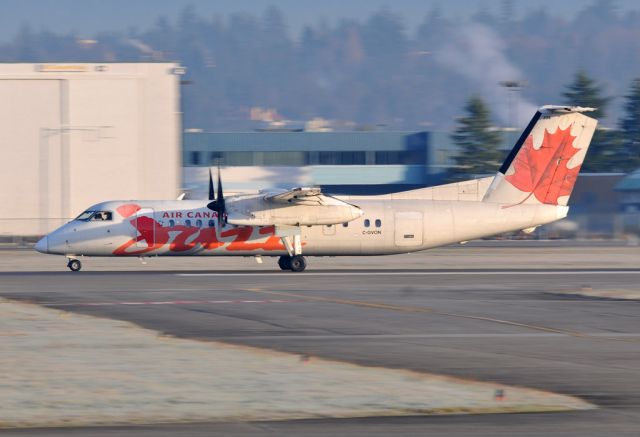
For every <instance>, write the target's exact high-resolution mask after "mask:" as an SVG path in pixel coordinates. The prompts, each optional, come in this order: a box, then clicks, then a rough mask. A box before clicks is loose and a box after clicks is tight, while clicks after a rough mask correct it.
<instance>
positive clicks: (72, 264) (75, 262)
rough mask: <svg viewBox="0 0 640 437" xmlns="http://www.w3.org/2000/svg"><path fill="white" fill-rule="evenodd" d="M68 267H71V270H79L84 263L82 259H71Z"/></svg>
mask: <svg viewBox="0 0 640 437" xmlns="http://www.w3.org/2000/svg"><path fill="white" fill-rule="evenodd" d="M67 267H69V270H71V271H72V272H79V271H80V269H81V268H82V263H81V262H80V260H77V259H70V260H69V262H68V263H67Z"/></svg>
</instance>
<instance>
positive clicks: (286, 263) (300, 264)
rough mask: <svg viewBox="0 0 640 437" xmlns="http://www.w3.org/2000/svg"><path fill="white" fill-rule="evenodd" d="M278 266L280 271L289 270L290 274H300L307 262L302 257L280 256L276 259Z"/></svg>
mask: <svg viewBox="0 0 640 437" xmlns="http://www.w3.org/2000/svg"><path fill="white" fill-rule="evenodd" d="M278 266H280V269H281V270H291V271H292V272H302V271H304V269H306V268H307V261H306V260H305V259H304V257H303V256H302V255H294V256H281V257H280V258H279V259H278Z"/></svg>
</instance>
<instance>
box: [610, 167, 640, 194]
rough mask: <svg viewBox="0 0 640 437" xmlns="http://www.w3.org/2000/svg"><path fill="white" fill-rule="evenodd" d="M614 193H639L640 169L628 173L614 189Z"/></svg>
mask: <svg viewBox="0 0 640 437" xmlns="http://www.w3.org/2000/svg"><path fill="white" fill-rule="evenodd" d="M615 190H616V191H640V168H639V169H637V170H636V171H634V172H631V173H629V174H628V175H627V176H626V177H625V178H624V179H622V180H621V181H620V182H618V184H617V185H616V187H615Z"/></svg>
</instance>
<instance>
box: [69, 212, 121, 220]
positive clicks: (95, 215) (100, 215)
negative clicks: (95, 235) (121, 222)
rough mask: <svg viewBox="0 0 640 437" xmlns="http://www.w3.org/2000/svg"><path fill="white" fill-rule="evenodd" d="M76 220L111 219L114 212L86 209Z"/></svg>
mask: <svg viewBox="0 0 640 437" xmlns="http://www.w3.org/2000/svg"><path fill="white" fill-rule="evenodd" d="M76 220H80V221H83V222H88V221H111V220H113V213H112V212H111V211H85V212H83V213H82V214H80V215H79V216H78V217H76Z"/></svg>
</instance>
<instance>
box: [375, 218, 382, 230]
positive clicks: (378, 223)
mask: <svg viewBox="0 0 640 437" xmlns="http://www.w3.org/2000/svg"><path fill="white" fill-rule="evenodd" d="M380 226H382V220H380V219H376V228H379V227H380Z"/></svg>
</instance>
